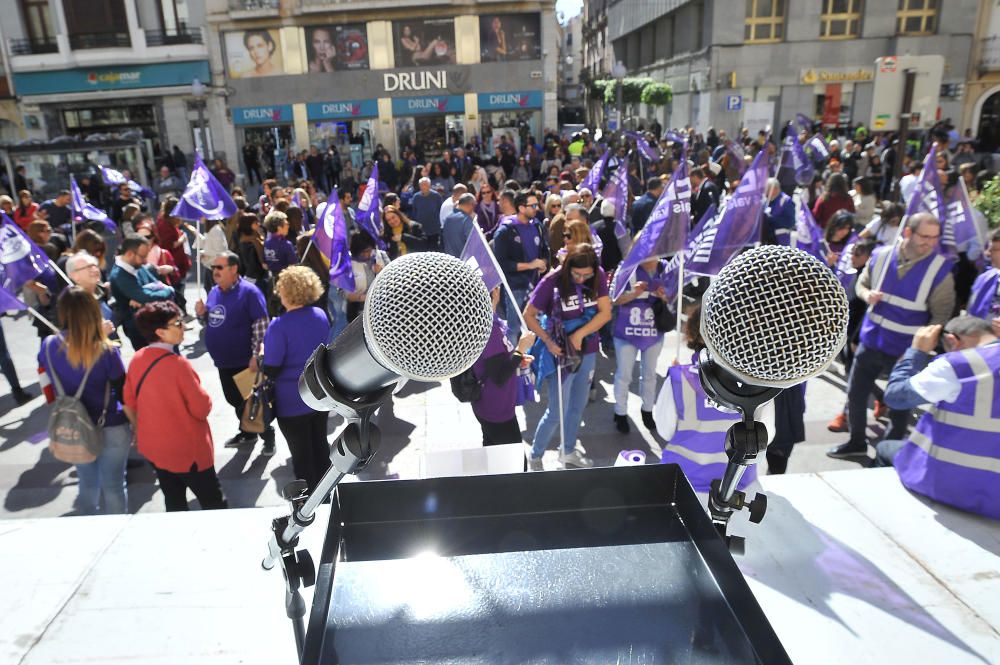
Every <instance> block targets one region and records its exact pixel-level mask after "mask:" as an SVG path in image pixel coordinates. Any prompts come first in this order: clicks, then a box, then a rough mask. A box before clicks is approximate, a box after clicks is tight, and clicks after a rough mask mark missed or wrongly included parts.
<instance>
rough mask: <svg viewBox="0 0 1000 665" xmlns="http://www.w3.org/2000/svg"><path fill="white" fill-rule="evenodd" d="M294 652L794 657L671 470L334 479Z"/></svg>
mask: <svg viewBox="0 0 1000 665" xmlns="http://www.w3.org/2000/svg"><path fill="white" fill-rule="evenodd" d="M748 545H749V546H752V542H751V543H749V544H748ZM303 662H304V663H323V664H324V665H325V664H328V663H344V664H347V663H350V664H366V663H428V664H444V663H448V664H459V663H461V664H472V663H477V664H479V663H517V664H524V663H560V664H564V663H588V664H589V663H594V664H597V663H600V664H602V665H603V664H606V663H691V664H703V663H704V664H709V663H741V664H747V663H761V664H766V665H770V664H772V663H773V664H779V663H780V664H786V663H791V661H790V659H789V658H788V656H787V654H786V652H785V650H784V648H783V647H782V646H781V644H780V642H779V641H778V638H777V636H776V635H775V633H774V630H773V629H772V628H771V625H770V623H769V622H768V621H767V618H766V617H765V616H764V614H763V612H762V610H761V608H760V606H759V604H758V603H757V601H756V599H755V598H754V596H753V594H752V593H751V591H750V589H749V587H748V586H747V584H746V581H745V580H744V579H743V576H742V574H741V573H740V571H739V569H738V568H737V566H736V564H735V562H734V561H733V559H732V556H731V554H730V552H729V549H728V547H727V546H726V545H725V543H724V542H723V540H722V538H721V537H720V536H719V534H718V532H717V531H716V529H715V527H714V526H713V525H712V522H711V520H710V519H709V517H708V515H707V513H706V511H705V509H704V507H703V506H701V505H700V503H699V499H698V497H697V495H696V494H695V493H694V491H693V489H692V488H691V485H690V484H689V483H688V481H687V479H686V478H685V477H684V474H683V473H682V472H681V470H680V468H679V467H678V466H676V465H673V464H650V465H643V466H630V467H608V468H597V469H581V470H572V471H559V472H540V473H518V474H509V475H492V476H465V477H451V478H433V479H426V480H407V481H373V482H359V483H349V484H343V485H340V486H338V487H337V489H336V491H335V493H334V495H333V505H332V510H331V512H330V523H329V527H328V531H327V535H326V540H325V543H324V546H323V552H322V556H321V560H320V565H319V570H318V575H317V584H316V590H315V594H314V596H313V606H312V611H311V614H310V617H309V623H308V629H307V635H306V642H305V648H304V658H303Z"/></svg>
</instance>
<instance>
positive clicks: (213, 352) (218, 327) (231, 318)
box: [205, 279, 267, 369]
mask: <svg viewBox="0 0 1000 665" xmlns="http://www.w3.org/2000/svg"><path fill="white" fill-rule="evenodd" d="M205 308H206V309H207V310H208V313H207V317H206V320H205V347H206V348H207V349H208V354H209V355H210V356H212V360H213V361H214V362H215V366H216V367H224V368H228V369H235V368H243V367H246V366H247V365H249V364H250V339H251V330H252V328H253V322H254V321H256V320H257V319H266V318H267V306H266V305H265V304H264V294H263V293H261V292H260V289H258V288H257V287H256V286H254V285H253V284H251V283H250V282H248V281H246V280H245V279H241V280H239V281H238V282H236V285H235V286H233V287H232V288H231V289H229V290H228V291H223V290H222V289H220V288H219V287H218V286H215V287H213V288H212V290H211V291H210V292H209V294H208V302H206V303H205Z"/></svg>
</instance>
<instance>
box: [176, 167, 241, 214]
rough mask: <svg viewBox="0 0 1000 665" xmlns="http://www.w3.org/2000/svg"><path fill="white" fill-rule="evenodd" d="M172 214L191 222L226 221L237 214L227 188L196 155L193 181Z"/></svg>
mask: <svg viewBox="0 0 1000 665" xmlns="http://www.w3.org/2000/svg"><path fill="white" fill-rule="evenodd" d="M170 214H171V215H172V216H174V217H180V218H181V219H190V220H196V219H200V218H202V217H204V218H205V219H225V218H227V217H232V216H233V215H235V214H236V204H235V203H233V199H232V197H231V196H229V192H227V191H226V188H225V187H223V186H222V185H221V184H220V183H219V181H218V180H216V179H215V176H214V175H212V172H211V171H209V170H208V167H207V166H205V163H204V162H203V161H201V155H198V154H197V153H196V154H195V156H194V169H192V171H191V179H190V180H188V184H187V187H185V188H184V193H183V194H181V200H180V201H178V202H177V205H176V206H175V207H174V209H173V211H172V212H171V213H170Z"/></svg>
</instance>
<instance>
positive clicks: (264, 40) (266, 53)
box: [222, 28, 285, 79]
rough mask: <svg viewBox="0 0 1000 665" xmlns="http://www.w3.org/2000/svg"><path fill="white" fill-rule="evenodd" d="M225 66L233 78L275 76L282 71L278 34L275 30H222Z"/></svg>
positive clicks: (279, 37)
mask: <svg viewBox="0 0 1000 665" xmlns="http://www.w3.org/2000/svg"><path fill="white" fill-rule="evenodd" d="M222 37H223V43H224V44H225V47H226V69H227V70H228V71H229V77H230V78H234V79H245V78H254V77H258V76H278V75H280V74H284V73H285V66H284V63H283V62H282V59H281V35H280V33H279V31H278V30H277V29H276V28H275V29H266V28H262V29H257V30H245V31H242V32H226V33H223V35H222Z"/></svg>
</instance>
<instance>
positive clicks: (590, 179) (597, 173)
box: [580, 148, 611, 195]
mask: <svg viewBox="0 0 1000 665" xmlns="http://www.w3.org/2000/svg"><path fill="white" fill-rule="evenodd" d="M610 156H611V149H610V148H605V149H604V153H603V154H602V155H601V156H600V157H598V158H597V161H596V162H594V168H592V169H590V172H589V173H588V174H587V177H586V178H584V179H583V182H582V183H581V185H580V188H581V189H583V188H587V189H589V190H590V192H591V194H595V195H596V194H597V188H598V187H600V186H601V176H602V175H604V168H605V167H606V166H607V165H608V157H610Z"/></svg>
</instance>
